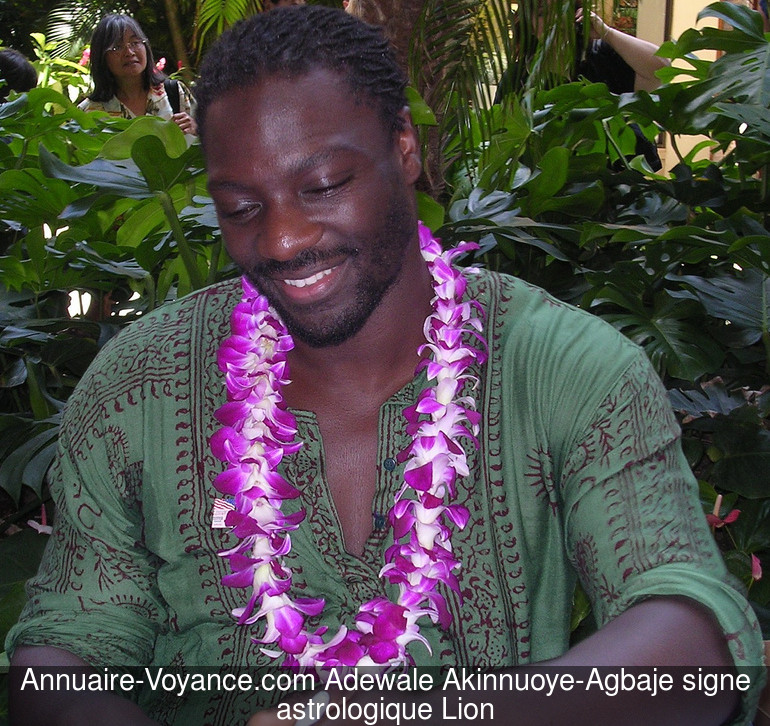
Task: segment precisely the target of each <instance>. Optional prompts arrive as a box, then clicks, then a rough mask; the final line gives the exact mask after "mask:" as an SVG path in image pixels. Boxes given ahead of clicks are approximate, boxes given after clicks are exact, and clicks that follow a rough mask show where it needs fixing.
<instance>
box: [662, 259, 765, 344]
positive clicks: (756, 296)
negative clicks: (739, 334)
mask: <svg viewBox="0 0 770 726" xmlns="http://www.w3.org/2000/svg"><path fill="white" fill-rule="evenodd" d="M667 279H669V280H673V281H677V282H680V283H683V284H684V285H686V286H688V287H689V288H692V289H693V290H694V296H695V297H696V298H697V299H698V300H700V302H701V304H702V305H703V307H704V308H706V312H707V313H708V314H709V315H711V316H712V317H714V318H718V319H720V320H727V321H729V322H730V323H731V324H732V325H735V326H737V327H738V328H742V329H744V330H748V331H750V332H751V333H752V337H751V338H750V339H747V340H746V344H747V345H750V344H751V343H753V342H756V341H758V340H759V339H760V338H761V337H762V335H764V334H765V333H767V332H768V330H769V329H770V328H769V326H768V324H769V322H770V277H768V276H767V275H765V274H762V273H761V272H758V271H756V270H746V272H745V273H743V274H742V275H740V276H739V275H738V274H736V275H734V276H733V275H731V276H727V275H721V276H719V277H713V278H704V277H697V276H694V275H681V276H673V275H670V276H668V277H667ZM669 294H670V295H672V296H673V297H688V296H690V294H689V293H688V292H687V291H685V290H680V291H671V292H670V293H669Z"/></svg>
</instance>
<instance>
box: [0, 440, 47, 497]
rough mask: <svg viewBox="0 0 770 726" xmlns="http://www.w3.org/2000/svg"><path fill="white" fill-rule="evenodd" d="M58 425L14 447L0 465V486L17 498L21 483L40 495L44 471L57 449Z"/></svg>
mask: <svg viewBox="0 0 770 726" xmlns="http://www.w3.org/2000/svg"><path fill="white" fill-rule="evenodd" d="M58 434H59V429H58V427H52V428H49V429H47V430H45V431H43V432H42V433H39V434H37V435H36V436H33V437H32V438H31V439H29V440H28V441H25V442H24V443H23V444H22V445H21V446H19V447H18V448H17V449H15V450H14V451H13V453H12V454H10V455H9V456H8V457H6V459H5V461H3V463H2V465H0V488H1V489H4V490H5V491H6V492H8V494H10V496H11V497H12V498H13V500H14V501H18V500H19V497H20V495H21V488H22V486H24V485H26V486H28V487H30V488H31V489H32V490H33V491H34V492H35V493H36V494H37V495H38V496H41V493H42V489H43V484H44V483H45V481H44V480H45V474H46V472H47V471H48V468H49V467H50V465H51V463H52V462H53V458H54V454H55V452H56V439H57V437H58Z"/></svg>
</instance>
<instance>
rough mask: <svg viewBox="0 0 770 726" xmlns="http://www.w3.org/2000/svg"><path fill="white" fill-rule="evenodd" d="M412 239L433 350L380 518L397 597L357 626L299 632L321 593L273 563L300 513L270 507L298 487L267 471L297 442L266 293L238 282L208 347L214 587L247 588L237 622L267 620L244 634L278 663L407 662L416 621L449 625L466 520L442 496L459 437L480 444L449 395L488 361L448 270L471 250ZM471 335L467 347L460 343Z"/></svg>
mask: <svg viewBox="0 0 770 726" xmlns="http://www.w3.org/2000/svg"><path fill="white" fill-rule="evenodd" d="M419 239H420V249H421V252H422V255H423V258H424V259H425V261H426V263H427V265H428V269H429V271H430V273H431V276H432V278H433V284H434V295H435V296H434V298H433V300H432V307H433V310H432V313H431V314H430V315H429V316H428V318H427V319H426V321H425V324H424V333H425V337H426V339H427V342H426V343H425V344H423V345H422V346H421V347H420V349H419V350H418V353H419V354H422V353H423V352H429V353H430V357H429V358H423V359H422V360H421V362H420V364H419V365H418V368H417V371H418V372H419V371H420V370H422V369H423V368H427V378H428V381H429V382H432V384H429V385H428V387H426V388H425V389H424V390H423V391H422V392H421V393H420V394H419V396H418V397H417V401H416V402H415V404H414V405H413V406H410V407H408V408H407V409H406V410H405V411H404V415H405V417H406V419H407V433H409V434H410V435H411V437H412V441H411V443H410V445H409V446H407V448H406V449H405V450H404V451H403V452H401V453H400V454H399V457H398V460H399V461H400V462H401V463H404V462H406V463H405V466H404V483H403V485H402V486H401V488H400V490H399V491H398V493H397V494H396V496H395V498H394V503H393V506H392V508H391V509H390V511H389V513H388V517H389V520H390V523H391V525H392V526H393V537H394V544H393V545H392V546H391V547H389V548H388V549H387V550H386V552H385V565H384V567H383V568H382V570H381V571H380V577H382V578H384V579H385V580H387V581H388V582H390V583H392V584H395V585H397V586H398V597H397V598H396V600H395V602H391V601H390V600H388V599H387V598H385V597H377V598H374V599H373V600H370V601H368V602H365V603H363V604H362V605H361V606H360V608H359V611H358V614H357V615H356V617H355V627H354V628H352V629H348V628H347V627H345V626H344V625H342V626H341V627H340V630H339V632H337V633H336V634H335V635H333V636H332V637H331V638H330V639H329V640H328V641H326V642H325V641H324V638H323V637H322V636H323V635H324V633H325V631H326V628H317V629H316V630H315V631H313V632H310V631H308V630H307V629H306V628H305V619H306V618H307V617H310V616H313V615H317V614H319V613H320V612H321V611H322V610H323V608H324V601H323V600H322V599H311V598H294V597H292V596H291V594H290V588H291V582H292V573H291V570H290V569H289V568H288V567H287V566H286V565H285V564H284V562H283V556H284V555H286V554H287V553H288V552H289V551H290V549H291V537H290V534H289V533H290V532H291V531H293V530H295V529H297V527H298V526H299V524H300V522H301V521H302V519H303V518H304V516H305V514H304V511H298V512H296V513H294V514H289V515H287V514H284V513H283V512H282V511H281V504H282V502H283V500H285V499H293V498H296V497H298V496H299V492H298V491H297V489H295V488H294V487H293V486H292V485H291V484H289V483H288V482H287V481H286V480H285V479H284V478H283V477H282V476H281V475H280V474H279V473H278V471H277V470H278V465H279V464H280V462H281V460H282V459H283V457H284V456H285V455H287V454H292V453H294V452H296V451H297V450H298V449H299V448H300V446H301V445H302V443H301V442H300V441H297V429H296V422H295V419H294V417H293V416H292V414H291V413H290V412H289V411H288V410H287V409H286V407H285V405H284V403H283V398H282V395H281V387H282V386H283V385H284V384H286V383H288V379H287V374H288V371H287V361H286V354H287V353H288V351H289V350H291V348H292V347H293V345H294V344H293V341H292V339H291V337H290V335H289V334H288V332H287V330H286V328H285V327H284V325H283V323H282V322H281V320H280V319H279V318H278V316H277V314H276V313H275V312H274V311H273V310H272V309H271V308H270V307H269V305H268V303H267V300H266V299H265V298H264V297H263V296H262V295H260V294H259V292H258V291H257V290H256V289H255V288H254V287H253V286H252V285H251V284H250V283H249V281H248V280H246V279H245V278H244V279H243V297H242V299H241V301H240V303H238V305H237V306H236V307H235V310H234V311H233V313H232V319H231V328H232V335H231V337H230V338H228V339H227V340H226V341H225V342H224V343H223V344H222V346H221V348H220V350H219V353H218V365H219V367H220V369H221V370H222V372H223V373H224V374H225V382H226V386H227V393H228V401H227V403H225V404H224V405H223V406H222V407H221V408H220V409H218V410H217V412H216V414H215V415H216V418H217V420H218V421H219V422H220V423H221V424H222V428H221V429H219V430H218V431H217V432H216V433H215V434H214V436H213V437H212V439H211V448H212V451H213V453H214V455H215V456H216V457H217V458H219V459H221V460H222V461H224V462H226V463H227V468H226V470H225V471H224V472H223V473H221V474H219V476H217V478H216V480H215V482H214V485H215V487H216V488H217V489H218V490H219V491H220V492H222V493H223V494H225V495H230V496H231V497H233V498H234V507H235V508H234V509H233V510H232V511H230V512H229V513H228V515H227V519H226V525H227V526H230V527H232V528H233V533H234V534H235V535H236V536H237V537H239V538H240V542H239V543H238V544H237V545H236V546H235V547H233V548H232V549H230V550H227V551H225V552H222V553H220V554H221V555H222V556H223V557H226V558H227V559H228V561H229V564H230V568H231V570H232V573H231V574H229V575H225V576H224V577H223V578H222V582H223V584H225V585H229V586H233V587H243V588H249V587H251V596H250V597H249V600H248V602H247V603H246V605H245V606H244V607H240V608H237V609H236V610H234V611H233V615H234V617H236V618H237V619H238V623H239V624H252V623H255V622H256V621H258V620H262V619H264V621H265V623H266V629H265V633H264V636H263V637H262V638H261V639H259V640H256V641H255V642H258V643H261V644H262V645H263V646H270V645H272V644H274V645H275V646H277V648H278V650H274V649H272V648H265V647H263V648H262V651H263V652H264V653H265V654H267V655H268V656H270V657H272V658H280V657H281V655H285V658H284V660H283V665H286V666H293V667H301V668H304V667H309V666H319V665H323V666H327V667H333V666H340V665H342V666H354V665H386V666H392V665H399V664H404V663H408V662H411V658H410V656H409V654H408V653H407V645H408V644H409V643H410V642H412V641H415V640H417V641H420V642H422V643H424V644H425V645H426V647H428V648H429V649H430V647H429V645H428V642H427V641H426V640H425V638H424V637H423V636H422V635H420V630H419V627H418V624H417V621H418V620H419V619H420V618H421V617H422V616H424V615H427V616H428V617H429V618H430V619H431V620H432V621H433V622H434V623H439V624H440V625H441V627H443V628H446V627H447V626H448V625H449V624H450V623H451V615H450V613H449V610H448V608H447V606H446V602H445V599H444V596H443V595H442V594H441V593H440V592H439V591H438V585H439V583H444V585H446V586H448V587H449V588H451V589H452V590H454V591H455V592H456V593H458V594H459V583H458V580H457V577H456V575H455V572H456V571H457V570H459V569H460V567H461V564H460V562H459V561H458V560H457V559H455V557H454V555H453V553H452V543H451V531H450V529H449V527H448V526H447V520H448V521H450V522H452V523H453V524H454V525H455V526H456V527H457V528H459V529H462V528H463V527H465V525H466V524H467V522H468V518H469V516H470V515H469V513H468V510H467V509H466V508H465V507H462V506H460V505H458V504H452V503H451V501H452V500H453V499H454V498H455V497H456V496H457V489H456V480H457V478H458V477H462V476H467V475H468V464H467V461H466V456H465V452H464V450H463V448H462V446H461V445H460V443H459V440H460V439H461V438H463V437H469V438H470V439H471V440H472V441H473V442H474V444H475V445H476V446H478V439H477V438H476V437H477V435H478V430H479V419H480V416H479V414H478V412H477V411H476V408H475V401H474V399H473V397H470V396H467V397H462V396H458V392H459V391H460V390H461V389H462V387H463V385H464V382H465V380H467V379H471V380H474V381H475V378H474V377H473V376H472V375H471V374H469V373H468V369H469V368H470V367H471V366H472V365H473V364H474V363H479V364H483V362H484V361H485V360H486V343H485V341H484V339H483V337H482V335H481V331H482V322H481V318H480V314H479V310H480V309H479V306H478V304H477V303H475V302H473V301H471V302H462V297H463V294H464V292H465V288H466V280H465V278H464V277H463V275H462V274H461V273H460V272H459V271H457V270H456V269H454V268H453V267H452V260H453V259H454V258H455V257H456V256H458V255H460V254H462V253H465V252H467V251H468V250H469V249H474V248H476V245H474V244H471V243H464V244H462V245H459V246H458V247H456V248H455V249H452V250H448V251H446V252H442V249H441V246H440V244H439V243H438V241H437V240H435V239H434V238H433V237H432V236H431V233H430V231H429V230H428V229H427V228H426V227H424V226H422V225H420V229H419ZM469 338H471V339H473V340H475V342H476V344H477V345H476V347H474V346H473V345H468V344H466V341H467V340H468V339H469ZM445 500H448V501H449V502H450V503H445Z"/></svg>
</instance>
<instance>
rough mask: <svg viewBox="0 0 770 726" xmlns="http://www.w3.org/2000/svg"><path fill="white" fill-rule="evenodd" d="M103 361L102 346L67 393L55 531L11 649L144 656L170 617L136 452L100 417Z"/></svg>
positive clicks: (105, 401)
mask: <svg viewBox="0 0 770 726" xmlns="http://www.w3.org/2000/svg"><path fill="white" fill-rule="evenodd" d="M105 352H106V351H105ZM109 368H110V356H109V355H107V356H106V357H105V356H102V365H101V366H96V367H95V369H94V370H90V371H89V373H88V374H87V375H86V377H85V378H84V380H83V382H82V384H83V385H81V386H80V387H79V388H78V389H77V390H76V391H75V393H73V395H72V396H71V397H70V400H69V402H68V406H67V410H66V413H65V416H64V422H63V425H62V433H61V436H60V442H59V452H58V457H57V460H56V462H55V464H54V467H53V469H52V473H51V477H50V488H51V493H52V495H53V498H54V502H55V504H56V515H55V520H54V527H53V533H52V535H51V538H50V540H49V542H48V545H47V547H46V550H45V554H44V557H43V560H42V563H41V565H40V569H39V571H38V573H37V575H36V576H35V577H34V578H33V579H32V580H30V581H29V583H28V585H27V593H28V596H29V601H28V603H27V605H26V607H25V609H24V611H23V612H22V615H21V617H20V620H19V622H18V623H17V624H16V625H15V626H14V628H13V629H12V630H11V632H10V633H9V635H8V639H7V642H6V647H7V649H8V650H9V652H12V651H13V650H14V649H15V648H16V647H18V646H20V645H29V646H53V647H57V648H62V649H65V650H68V651H70V652H71V653H74V654H75V655H77V656H78V657H80V658H81V659H83V660H85V661H86V662H88V663H90V664H91V665H93V666H94V667H101V666H107V665H110V666H135V665H144V664H147V663H149V662H150V661H151V660H152V652H153V647H154V642H155V638H156V635H157V633H158V632H159V631H160V630H161V628H163V627H164V624H165V622H166V611H165V605H164V602H163V600H162V598H161V596H160V594H159V592H158V587H157V582H156V572H157V569H158V562H157V558H156V557H155V556H154V555H153V554H152V553H151V552H149V551H148V549H147V548H146V547H145V545H144V530H143V517H142V486H141V485H142V465H141V459H140V458H138V457H136V456H135V455H134V453H133V452H132V442H131V441H130V438H131V437H130V436H129V432H128V430H127V429H126V428H124V427H122V426H121V423H120V417H115V416H113V417H110V418H109V421H110V423H109V425H105V424H104V420H105V417H104V416H103V410H104V408H103V407H104V406H105V405H111V406H113V407H114V406H115V398H114V397H110V396H109V392H108V390H107V385H106V384H107V381H108V380H109V376H107V375H102V374H101V373H100V370H106V371H109ZM129 395H130V393H129Z"/></svg>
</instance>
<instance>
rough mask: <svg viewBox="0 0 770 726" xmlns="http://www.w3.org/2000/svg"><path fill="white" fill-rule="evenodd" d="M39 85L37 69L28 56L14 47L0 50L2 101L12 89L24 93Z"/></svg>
mask: <svg viewBox="0 0 770 726" xmlns="http://www.w3.org/2000/svg"><path fill="white" fill-rule="evenodd" d="M36 85H37V71H36V70H35V67H34V66H33V65H32V64H31V63H30V62H29V61H28V60H27V58H26V57H25V56H24V55H22V54H21V53H19V51H18V50H13V48H3V50H0V101H4V100H5V99H6V98H7V97H8V94H9V93H10V92H11V91H18V92H19V93H23V92H24V91H29V90H30V89H31V88H34V87H35V86H36Z"/></svg>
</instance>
